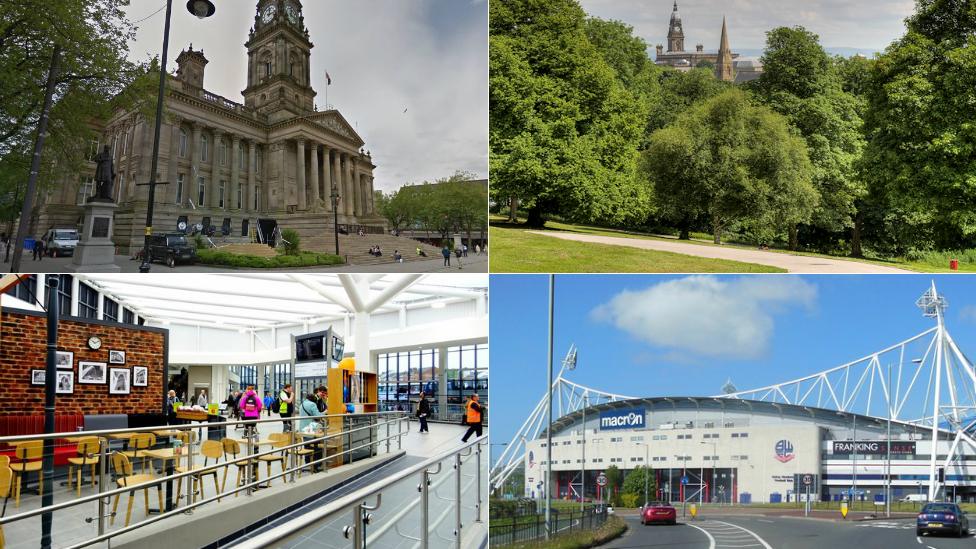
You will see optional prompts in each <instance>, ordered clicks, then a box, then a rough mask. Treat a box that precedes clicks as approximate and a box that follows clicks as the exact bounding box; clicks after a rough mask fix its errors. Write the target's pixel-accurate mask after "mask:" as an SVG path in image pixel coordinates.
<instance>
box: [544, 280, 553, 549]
mask: <svg viewBox="0 0 976 549" xmlns="http://www.w3.org/2000/svg"><path fill="white" fill-rule="evenodd" d="M555 290H556V276H555V275H551V274H550V275H549V348H548V349H547V351H548V352H547V355H546V356H547V360H546V371H547V372H548V377H547V383H546V392H547V394H548V395H549V396H548V398H546V408H547V409H548V418H547V420H546V478H545V482H546V501H545V511H546V512H545V515H546V539H549V538H550V537H551V536H552V532H551V531H550V530H551V524H550V522H549V517H550V513H551V511H552V500H551V499H550V496H549V491H550V490H549V484H550V482H552V478H550V477H552V323H553V318H552V312H553V296H554V295H555Z"/></svg>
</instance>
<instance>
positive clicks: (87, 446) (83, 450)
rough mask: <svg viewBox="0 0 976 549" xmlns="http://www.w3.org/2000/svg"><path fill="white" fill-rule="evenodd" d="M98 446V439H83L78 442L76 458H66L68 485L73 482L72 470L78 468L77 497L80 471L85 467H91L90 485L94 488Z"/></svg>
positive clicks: (79, 488)
mask: <svg viewBox="0 0 976 549" xmlns="http://www.w3.org/2000/svg"><path fill="white" fill-rule="evenodd" d="M99 448H100V445H99V443H98V437H85V438H83V439H81V440H79V441H78V456H79V457H71V458H68V482H69V486H70V483H71V482H72V481H73V480H74V478H73V476H72V475H73V474H74V468H75V466H77V467H78V483H77V484H78V497H81V471H82V470H83V469H84V468H85V466H86V465H90V466H91V483H92V488H94V487H95V475H96V470H95V468H96V467H98V451H99Z"/></svg>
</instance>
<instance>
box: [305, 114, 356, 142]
mask: <svg viewBox="0 0 976 549" xmlns="http://www.w3.org/2000/svg"><path fill="white" fill-rule="evenodd" d="M305 120H308V121H309V122H312V123H313V124H316V125H319V126H322V127H323V128H325V129H327V130H329V131H330V132H332V133H335V134H337V135H340V136H342V137H344V138H346V139H348V140H349V141H352V142H354V143H355V144H356V148H359V147H362V146H363V145H365V144H366V142H365V141H363V138H362V137H359V134H358V133H356V130H355V129H353V127H352V126H351V125H350V124H349V122H347V121H346V119H345V118H344V117H343V116H342V115H341V114H339V111H335V110H332V111H325V112H320V113H315V114H313V115H311V116H307V117H305Z"/></svg>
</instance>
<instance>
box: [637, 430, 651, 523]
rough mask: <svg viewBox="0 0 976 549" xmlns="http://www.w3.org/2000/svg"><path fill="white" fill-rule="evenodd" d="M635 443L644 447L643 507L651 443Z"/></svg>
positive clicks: (645, 502)
mask: <svg viewBox="0 0 976 549" xmlns="http://www.w3.org/2000/svg"><path fill="white" fill-rule="evenodd" d="M637 445H638V446H643V447H644V505H642V506H641V508H642V509H643V508H644V507H647V477H648V474H647V472H648V471H647V468H648V467H649V466H648V465H647V464H648V463H650V461H651V445H650V444H648V443H646V442H638V443H637ZM641 520H643V519H641Z"/></svg>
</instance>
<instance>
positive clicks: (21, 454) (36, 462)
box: [10, 440, 44, 507]
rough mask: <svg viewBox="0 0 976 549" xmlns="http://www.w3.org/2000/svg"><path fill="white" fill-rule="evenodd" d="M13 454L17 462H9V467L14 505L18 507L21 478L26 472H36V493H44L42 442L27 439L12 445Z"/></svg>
mask: <svg viewBox="0 0 976 549" xmlns="http://www.w3.org/2000/svg"><path fill="white" fill-rule="evenodd" d="M14 455H15V456H17V459H19V460H20V462H19V463H11V464H10V469H11V470H12V471H13V474H14V507H20V488H21V478H22V477H23V476H25V475H26V474H27V473H33V472H37V486H38V493H40V494H41V495H44V471H43V470H42V469H41V458H43V457H44V442H42V441H40V440H29V441H27V442H21V443H20V444H17V445H16V446H14Z"/></svg>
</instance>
